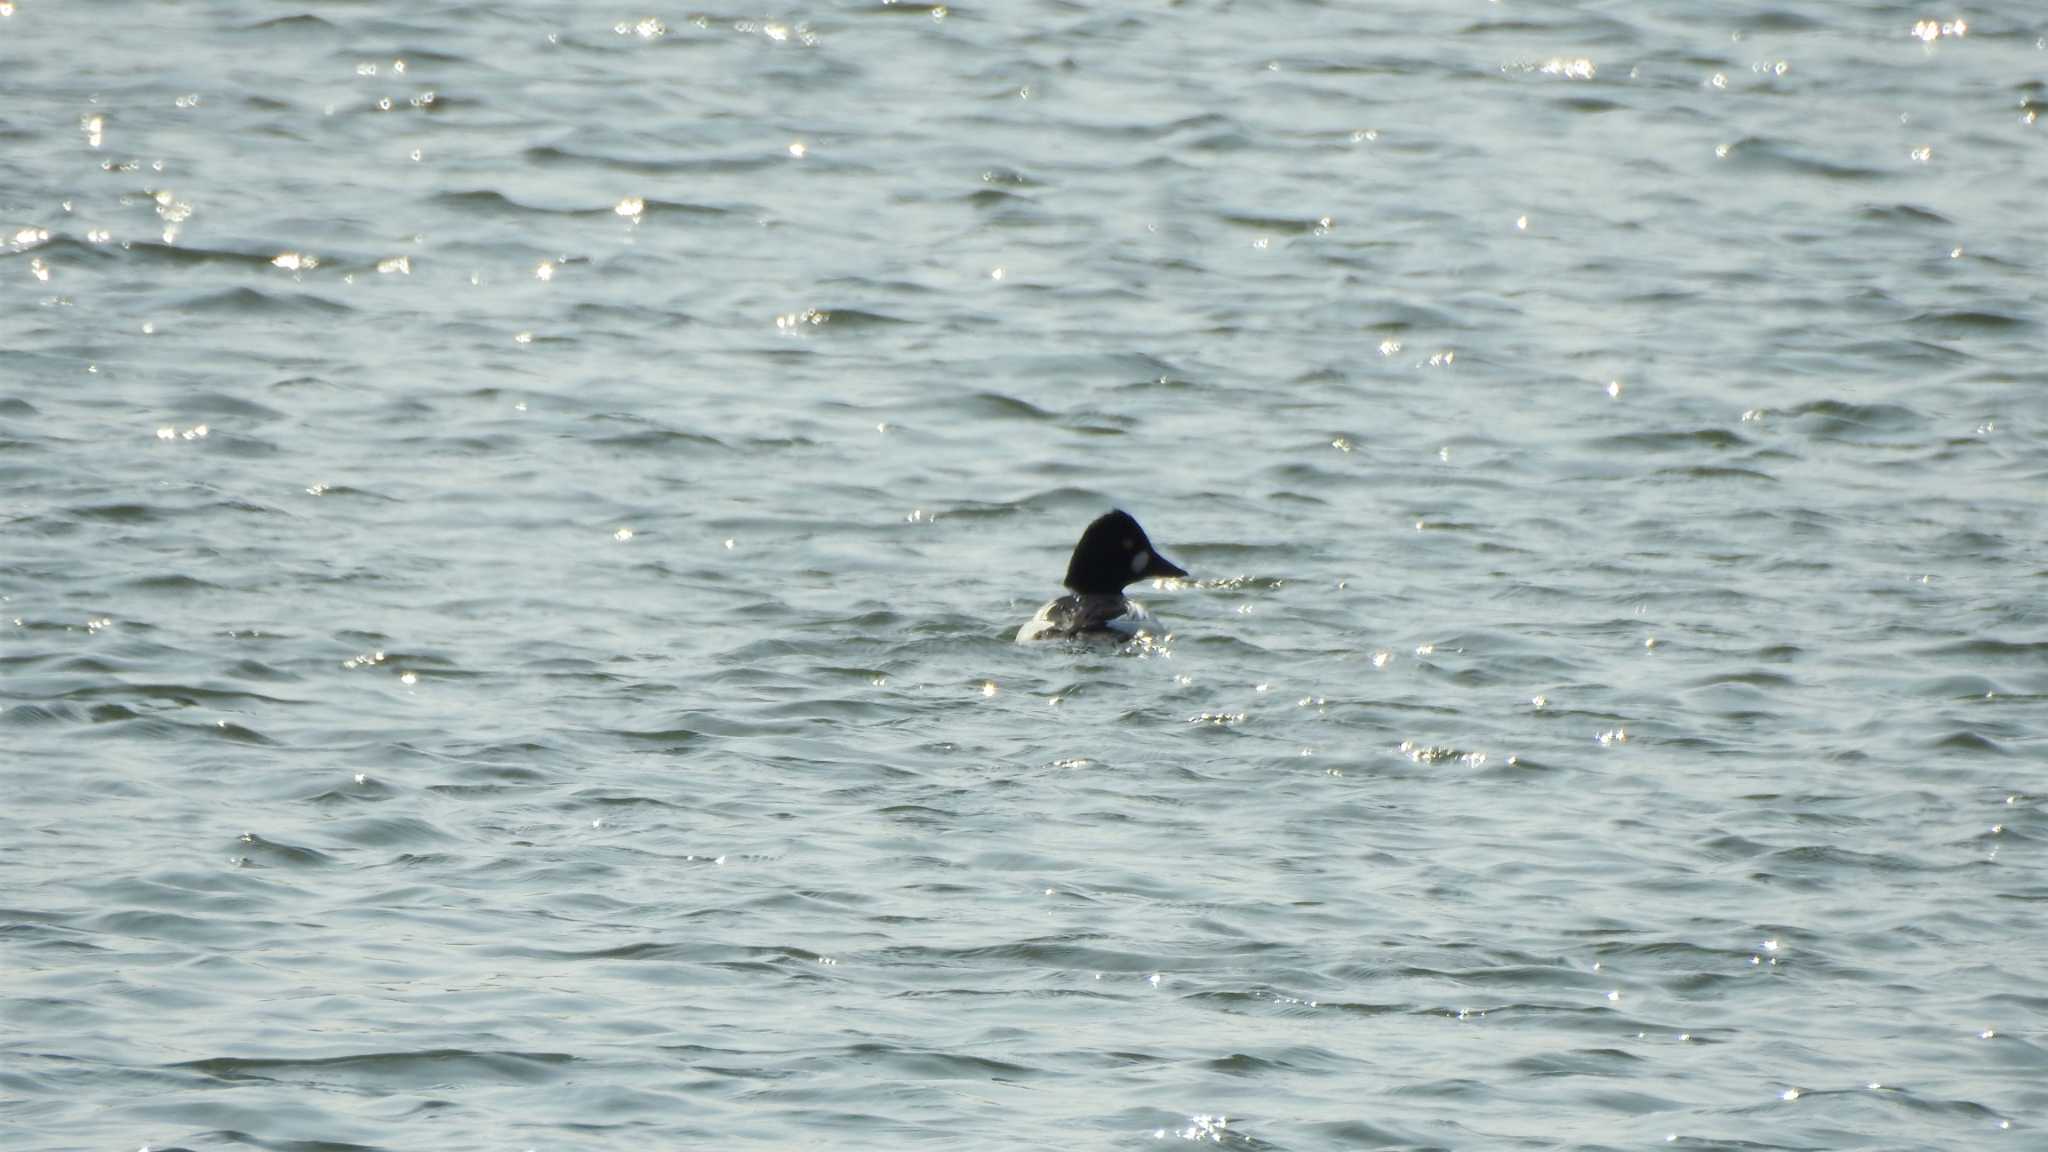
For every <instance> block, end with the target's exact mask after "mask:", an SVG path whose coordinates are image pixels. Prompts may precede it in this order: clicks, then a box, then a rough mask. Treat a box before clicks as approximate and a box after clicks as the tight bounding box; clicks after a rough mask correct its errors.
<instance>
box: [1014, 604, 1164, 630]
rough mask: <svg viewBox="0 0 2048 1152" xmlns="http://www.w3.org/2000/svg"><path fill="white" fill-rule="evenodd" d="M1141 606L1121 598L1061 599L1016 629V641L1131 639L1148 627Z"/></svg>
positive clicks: (1149, 617)
mask: <svg viewBox="0 0 2048 1152" xmlns="http://www.w3.org/2000/svg"><path fill="white" fill-rule="evenodd" d="M1151 620H1152V617H1151V616H1150V615H1148V614H1147V613H1146V611H1145V609H1144V606H1143V605H1140V604H1139V603H1138V602H1137V601H1135V600H1130V599H1126V598H1125V597H1124V596H1122V595H1102V594H1094V595H1088V596H1081V595H1073V596H1062V597H1060V598H1059V599H1057V600H1054V601H1052V602H1051V603H1049V604H1047V605H1046V606H1045V607H1043V608H1040V609H1039V610H1038V615H1036V616H1033V617H1032V618H1031V619H1029V620H1026V621H1025V622H1024V626H1023V627H1021V628H1019V629H1017V639H1018V640H1019V641H1025V640H1057V639H1060V638H1062V637H1068V636H1085V635H1088V634H1090V633H1111V634H1115V635H1121V636H1131V635H1134V634H1136V633H1137V632H1139V631H1140V630H1142V629H1143V627H1144V626H1145V625H1146V624H1148V623H1150V622H1151Z"/></svg>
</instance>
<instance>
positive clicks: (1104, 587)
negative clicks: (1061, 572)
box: [1066, 511, 1187, 596]
mask: <svg viewBox="0 0 2048 1152" xmlns="http://www.w3.org/2000/svg"><path fill="white" fill-rule="evenodd" d="M1185 575H1187V570H1186V569H1184V568H1182V567H1181V566H1180V565H1178V564H1175V563H1173V562H1172V561H1170V560H1168V559H1167V558H1166V557H1164V556H1161V555H1160V554H1159V553H1158V551H1157V550H1155V549H1154V548H1153V547H1152V541H1150V540H1148V539H1146V538H1145V530H1144V529H1143V528H1140V527H1138V522H1137V521H1136V520H1133V519H1131V514H1130V513H1128V512H1123V511H1116V512H1110V513H1107V514H1106V515H1103V516H1101V517H1099V518H1097V519H1096V521H1095V523H1093V524H1090V525H1089V526H1088V530H1087V531H1086V532H1083V533H1081V542H1080V543H1079V544H1076V545H1074V558H1073V559H1071V560H1069V561H1067V581H1066V583H1067V587H1069V588H1072V589H1073V590H1074V591H1076V592H1078V593H1080V594H1081V595H1083V596H1090V595H1112V596H1113V595H1116V594H1118V593H1121V592H1122V591H1123V590H1124V585H1126V584H1129V583H1130V582H1131V581H1133V580H1144V579H1147V578H1148V577H1153V576H1185Z"/></svg>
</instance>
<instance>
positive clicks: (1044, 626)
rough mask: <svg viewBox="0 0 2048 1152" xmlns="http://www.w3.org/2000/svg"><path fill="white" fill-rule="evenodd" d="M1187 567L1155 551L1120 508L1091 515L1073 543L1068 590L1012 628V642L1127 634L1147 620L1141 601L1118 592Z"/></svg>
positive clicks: (1138, 629)
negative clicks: (1136, 582) (1015, 638)
mask: <svg viewBox="0 0 2048 1152" xmlns="http://www.w3.org/2000/svg"><path fill="white" fill-rule="evenodd" d="M1187 574H1188V573H1187V569H1185V568H1182V567H1181V566H1180V565H1178V564H1175V563H1174V562H1173V561H1171V560H1168V559H1167V558H1166V557H1164V556H1161V555H1160V554H1159V549H1157V548H1154V547H1153V546H1152V540H1151V538H1150V537H1148V536H1146V535H1145V530H1144V529H1143V528H1141V527H1139V526H1138V521H1137V520H1136V519H1135V518H1133V517H1132V516H1131V514H1130V513H1128V512H1125V511H1124V510H1123V509H1121V508H1116V509H1111V510H1110V511H1108V512H1105V513H1103V514H1102V515H1101V516H1098V517H1096V518H1095V521H1094V522H1093V523H1091V524H1089V525H1088V527H1087V529H1086V530H1084V531H1083V532H1082V533H1081V539H1080V541H1079V542H1078V543H1076V544H1075V545H1074V555H1073V556H1072V558H1070V559H1069V560H1068V561H1067V578H1066V580H1065V581H1063V583H1065V584H1066V586H1067V588H1068V589H1069V590H1070V593H1071V594H1070V595H1066V596H1062V597H1060V598H1059V599H1057V600H1053V601H1051V602H1050V603H1048V604H1046V605H1045V607H1043V608H1040V609H1039V610H1038V614H1037V615H1036V616H1033V617H1032V618H1031V619H1029V620H1027V621H1025V622H1024V625H1023V627H1021V628H1019V629H1017V642H1018V643H1020V644H1021V643H1026V642H1029V641H1032V640H1059V639H1067V638H1071V637H1085V636H1110V637H1114V638H1126V639H1127V638H1129V637H1132V636H1135V635H1137V634H1138V633H1140V632H1143V631H1145V630H1146V628H1147V626H1148V625H1150V624H1151V623H1152V617H1151V614H1149V613H1147V612H1146V611H1145V606H1144V605H1142V604H1140V603H1138V602H1137V601H1136V600H1132V599H1130V598H1129V597H1127V596H1125V595H1124V588H1125V587H1127V586H1128V585H1130V584H1132V583H1134V582H1135V581H1139V580H1148V579H1154V578H1158V577H1165V576H1186V575H1187Z"/></svg>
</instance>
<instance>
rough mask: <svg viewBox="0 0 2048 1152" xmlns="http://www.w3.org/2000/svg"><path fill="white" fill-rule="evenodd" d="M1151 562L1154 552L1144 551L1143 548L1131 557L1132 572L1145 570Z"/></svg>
mask: <svg viewBox="0 0 2048 1152" xmlns="http://www.w3.org/2000/svg"><path fill="white" fill-rule="evenodd" d="M1151 562H1152V554H1151V553H1150V552H1146V551H1144V550H1143V549H1140V550H1139V552H1138V554H1137V555H1136V556H1133V557H1131V572H1132V573H1133V574H1135V573H1139V572H1143V571H1144V570H1145V565H1147V564H1150V563H1151Z"/></svg>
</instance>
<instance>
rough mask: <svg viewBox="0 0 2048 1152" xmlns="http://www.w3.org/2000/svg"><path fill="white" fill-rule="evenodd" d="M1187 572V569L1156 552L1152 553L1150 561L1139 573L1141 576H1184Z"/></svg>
mask: <svg viewBox="0 0 2048 1152" xmlns="http://www.w3.org/2000/svg"><path fill="white" fill-rule="evenodd" d="M1187 574H1188V570H1187V569H1185V568H1183V567H1181V566H1180V565H1178V564H1175V563H1174V562H1173V561H1171V560H1168V559H1167V558H1166V557H1164V556H1161V555H1160V554H1159V553H1157V552H1154V553H1153V554H1152V563H1151V564H1150V565H1149V566H1148V567H1147V568H1146V569H1145V570H1144V571H1143V572H1141V573H1139V575H1141V576H1185V575H1187Z"/></svg>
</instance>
